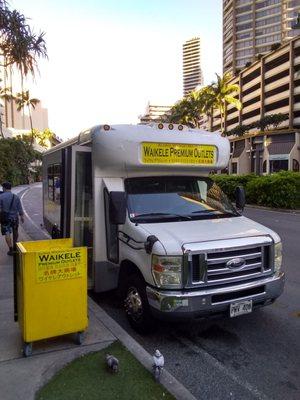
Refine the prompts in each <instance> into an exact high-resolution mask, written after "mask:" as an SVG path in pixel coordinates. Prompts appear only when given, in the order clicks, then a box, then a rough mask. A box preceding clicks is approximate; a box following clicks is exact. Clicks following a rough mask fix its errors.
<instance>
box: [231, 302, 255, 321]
mask: <svg viewBox="0 0 300 400" xmlns="http://www.w3.org/2000/svg"><path fill="white" fill-rule="evenodd" d="M251 312H252V300H245V301H239V302H238V303H231V304H230V317H231V318H232V317H237V316H239V315H243V314H248V313H251Z"/></svg>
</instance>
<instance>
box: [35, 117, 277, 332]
mask: <svg viewBox="0 0 300 400" xmlns="http://www.w3.org/2000/svg"><path fill="white" fill-rule="evenodd" d="M229 154H230V149H229V141H228V139H227V138H224V137H222V136H221V135H220V134H219V133H210V132H205V131H203V130H199V129H190V128H188V127H185V126H182V125H173V124H158V125H115V126H109V125H100V126H96V127H93V128H91V129H89V130H86V131H83V132H82V133H80V134H79V135H78V137H76V138H74V139H72V140H69V141H68V142H65V143H62V144H59V145H58V146H56V147H54V148H52V149H50V150H49V151H47V152H46V153H45V155H44V158H43V183H44V184H43V197H44V223H45V226H46V228H47V230H48V231H49V232H50V233H51V234H52V237H72V238H73V239H74V244H75V245H76V246H81V245H84V246H88V248H89V269H88V278H89V285H90V288H91V289H93V290H94V291H95V292H104V291H108V290H111V289H116V288H117V289H118V291H119V293H120V294H121V295H122V296H123V298H124V306H125V311H126V313H127V316H128V318H129V322H130V323H131V325H132V326H133V327H134V328H135V329H137V330H140V331H146V330H147V329H148V328H149V327H150V326H151V318H152V316H153V315H154V316H157V317H160V318H163V319H167V318H168V319H173V320H180V319H191V318H201V317H205V316H212V315H217V314H220V315H222V314H223V315H228V316H230V317H235V316H239V315H241V314H245V313H250V312H252V311H253V310H254V309H255V308H257V307H260V306H264V305H267V304H271V303H272V302H273V301H274V300H275V299H276V298H277V297H278V296H279V295H280V294H281V293H282V291H283V286H284V273H283V272H282V271H281V262H282V256H281V248H282V246H281V241H280V238H279V236H278V235H277V234H276V233H275V232H273V231H272V230H270V229H268V228H266V227H264V226H262V225H260V224H258V223H256V222H254V221H252V220H250V219H248V218H246V217H244V216H242V215H241V209H242V208H243V206H244V202H245V198H244V192H243V190H242V189H240V190H238V191H237V198H236V206H233V205H232V203H231V202H230V201H229V200H228V198H227V197H226V195H225V194H224V193H223V192H222V191H221V189H220V188H219V187H218V186H217V185H216V184H215V183H214V182H213V180H211V178H210V176H209V174H210V173H212V172H216V171H218V170H222V169H223V168H225V167H226V166H227V164H228V160H229Z"/></svg>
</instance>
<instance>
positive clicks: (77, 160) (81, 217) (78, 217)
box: [70, 146, 94, 288]
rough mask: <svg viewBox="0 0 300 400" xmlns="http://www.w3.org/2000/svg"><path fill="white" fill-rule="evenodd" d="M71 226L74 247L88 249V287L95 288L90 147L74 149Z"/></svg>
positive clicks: (75, 147) (76, 147)
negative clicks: (85, 247)
mask: <svg viewBox="0 0 300 400" xmlns="http://www.w3.org/2000/svg"><path fill="white" fill-rule="evenodd" d="M71 176H72V180H71V190H72V193H71V204H70V206H71V226H70V234H71V237H72V238H73V240H74V246H87V247H88V286H89V288H92V287H93V282H94V279H93V185H92V153H91V148H90V147H87V146H86V147H84V146H73V147H72V174H71Z"/></svg>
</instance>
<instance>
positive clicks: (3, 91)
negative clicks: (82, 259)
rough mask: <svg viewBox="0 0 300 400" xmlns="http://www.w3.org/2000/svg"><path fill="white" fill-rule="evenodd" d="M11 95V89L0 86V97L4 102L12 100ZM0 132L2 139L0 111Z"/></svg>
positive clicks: (0, 116)
mask: <svg viewBox="0 0 300 400" xmlns="http://www.w3.org/2000/svg"><path fill="white" fill-rule="evenodd" d="M12 98H13V96H12V94H11V90H10V88H9V87H3V88H2V87H0V99H1V100H4V101H5V102H7V101H10V100H12ZM0 134H1V136H2V138H3V139H4V135H3V127H2V114H1V112H0Z"/></svg>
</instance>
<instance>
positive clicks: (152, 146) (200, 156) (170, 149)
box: [141, 142, 217, 165]
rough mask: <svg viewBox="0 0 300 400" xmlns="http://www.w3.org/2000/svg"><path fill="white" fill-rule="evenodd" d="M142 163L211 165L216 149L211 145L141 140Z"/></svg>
mask: <svg viewBox="0 0 300 400" xmlns="http://www.w3.org/2000/svg"><path fill="white" fill-rule="evenodd" d="M141 151H142V157H141V158H142V162H143V163H144V164H198V165H213V164H215V162H216V155H217V149H216V147H215V146H211V145H205V144H203V145H200V144H199V145H198V144H182V143H151V142H143V143H142V147H141Z"/></svg>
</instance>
